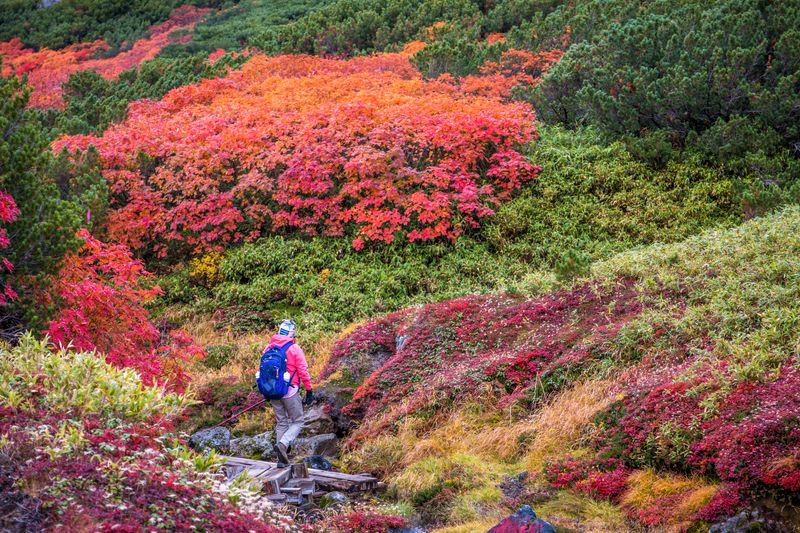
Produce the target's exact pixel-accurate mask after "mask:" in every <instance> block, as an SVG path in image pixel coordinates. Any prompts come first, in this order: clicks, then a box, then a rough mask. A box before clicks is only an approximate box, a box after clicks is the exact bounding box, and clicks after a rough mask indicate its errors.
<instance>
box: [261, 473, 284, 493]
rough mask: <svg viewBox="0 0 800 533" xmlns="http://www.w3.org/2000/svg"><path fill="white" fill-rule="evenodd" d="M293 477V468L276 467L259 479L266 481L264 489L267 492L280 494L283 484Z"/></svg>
mask: <svg viewBox="0 0 800 533" xmlns="http://www.w3.org/2000/svg"><path fill="white" fill-rule="evenodd" d="M291 478H292V469H291V468H276V469H275V470H272V471H270V472H268V473H266V474H265V475H263V476H261V477H260V478H259V479H260V480H261V481H263V482H264V489H265V490H266V491H267V494H280V493H281V485H283V484H284V483H286V482H287V481H289V480H290V479H291Z"/></svg>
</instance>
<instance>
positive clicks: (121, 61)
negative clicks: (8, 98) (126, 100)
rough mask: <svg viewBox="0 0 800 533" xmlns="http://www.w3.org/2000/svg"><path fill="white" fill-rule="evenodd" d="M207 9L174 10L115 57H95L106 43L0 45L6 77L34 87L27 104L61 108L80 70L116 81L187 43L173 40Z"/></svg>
mask: <svg viewBox="0 0 800 533" xmlns="http://www.w3.org/2000/svg"><path fill="white" fill-rule="evenodd" d="M207 11H208V9H199V8H196V7H193V6H183V7H180V8H178V9H176V10H175V12H174V13H173V14H172V16H171V17H170V18H169V20H167V21H166V22H163V23H162V24H157V25H155V26H153V27H152V28H150V31H149V36H148V37H146V38H144V39H140V40H138V41H136V42H135V43H133V46H132V47H131V48H130V49H129V50H127V51H125V52H120V53H119V54H117V55H115V56H114V57H108V58H96V59H93V58H94V57H95V56H96V55H98V54H100V53H102V52H105V51H106V50H108V49H109V45H108V44H107V43H105V42H104V41H93V42H90V43H80V44H74V45H70V46H68V47H66V48H63V49H61V50H50V49H48V48H43V49H41V50H38V51H36V50H33V49H30V48H24V47H23V44H22V42H21V41H20V40H19V39H16V38H15V39H12V40H10V41H7V42H4V43H0V56H2V58H3V71H2V75H3V76H8V75H10V74H11V73H14V74H16V75H17V76H22V75H23V74H25V75H27V76H28V84H29V85H30V86H31V87H32V88H33V92H32V93H31V97H30V100H29V102H28V105H29V106H30V107H36V108H39V109H48V108H53V107H55V108H59V107H62V106H63V104H64V102H63V100H62V97H61V85H62V84H63V83H64V82H66V81H67V80H68V79H69V76H70V74H72V73H73V72H77V71H79V70H94V71H97V72H98V73H99V74H100V75H101V76H103V77H104V78H106V79H114V78H116V77H117V76H119V75H120V74H121V73H122V71H124V70H127V69H129V68H132V67H135V66H136V65H138V64H139V63H141V62H142V61H146V60H148V59H153V58H154V57H155V56H156V55H157V54H158V53H159V52H160V51H161V49H162V48H164V47H165V46H166V45H168V44H170V43H174V42H186V41H187V40H188V39H191V35H190V34H186V35H183V36H181V37H173V33H174V32H177V31H180V30H191V29H192V28H193V27H194V25H195V24H196V23H197V22H198V21H199V20H200V19H201V18H202V17H203V16H204V15H205V14H206V12H207Z"/></svg>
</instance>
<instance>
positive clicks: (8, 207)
mask: <svg viewBox="0 0 800 533" xmlns="http://www.w3.org/2000/svg"><path fill="white" fill-rule="evenodd" d="M18 216H19V208H17V204H16V203H15V202H14V199H13V198H12V197H11V195H10V194H8V193H7V192H3V191H0V222H2V223H3V224H8V223H9V222H13V221H14V220H16V218H17V217H18ZM10 244H11V241H10V240H9V238H8V230H7V229H6V228H3V227H0V250H2V249H3V248H8V246H9V245H10ZM0 262H2V267H0V272H3V278H5V277H6V276H7V275H8V274H11V273H12V272H14V265H13V264H11V261H9V260H8V258H6V257H0ZM16 297H17V293H16V292H15V291H14V289H12V288H11V285H9V283H8V281H0V305H3V304H5V303H7V302H8V301H9V300H13V299H14V298H16Z"/></svg>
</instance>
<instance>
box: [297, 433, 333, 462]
mask: <svg viewBox="0 0 800 533" xmlns="http://www.w3.org/2000/svg"><path fill="white" fill-rule="evenodd" d="M292 454H293V455H295V456H297V457H307V456H309V455H328V456H331V457H335V456H336V455H338V454H339V439H338V438H336V434H334V433H323V434H322V435H314V436H313V437H306V438H299V439H295V441H294V442H293V443H292Z"/></svg>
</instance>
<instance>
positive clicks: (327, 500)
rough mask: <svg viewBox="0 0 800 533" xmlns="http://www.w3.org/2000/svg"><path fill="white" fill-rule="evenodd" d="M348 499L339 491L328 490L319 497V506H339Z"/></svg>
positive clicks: (324, 507)
mask: <svg viewBox="0 0 800 533" xmlns="http://www.w3.org/2000/svg"><path fill="white" fill-rule="evenodd" d="M348 501H349V498H348V497H347V496H345V495H344V494H342V493H341V492H329V493H328V494H325V495H323V496H322V498H320V499H319V506H320V507H322V508H323V509H326V508H328V507H339V506H341V505H345V504H346V503H347V502H348Z"/></svg>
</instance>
